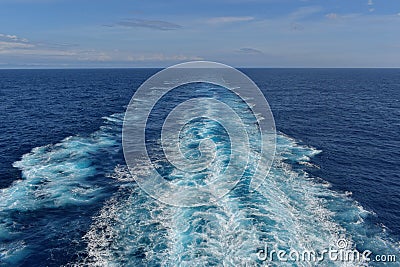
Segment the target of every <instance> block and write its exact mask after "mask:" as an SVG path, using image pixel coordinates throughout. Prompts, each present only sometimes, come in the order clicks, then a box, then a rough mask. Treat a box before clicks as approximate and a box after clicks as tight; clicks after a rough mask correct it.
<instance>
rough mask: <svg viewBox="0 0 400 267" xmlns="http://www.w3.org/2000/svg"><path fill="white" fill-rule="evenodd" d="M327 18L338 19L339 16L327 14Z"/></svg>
mask: <svg viewBox="0 0 400 267" xmlns="http://www.w3.org/2000/svg"><path fill="white" fill-rule="evenodd" d="M325 17H327V18H328V19H337V18H338V15H337V14H336V13H329V14H326V15H325Z"/></svg>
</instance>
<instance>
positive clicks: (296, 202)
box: [71, 88, 399, 266]
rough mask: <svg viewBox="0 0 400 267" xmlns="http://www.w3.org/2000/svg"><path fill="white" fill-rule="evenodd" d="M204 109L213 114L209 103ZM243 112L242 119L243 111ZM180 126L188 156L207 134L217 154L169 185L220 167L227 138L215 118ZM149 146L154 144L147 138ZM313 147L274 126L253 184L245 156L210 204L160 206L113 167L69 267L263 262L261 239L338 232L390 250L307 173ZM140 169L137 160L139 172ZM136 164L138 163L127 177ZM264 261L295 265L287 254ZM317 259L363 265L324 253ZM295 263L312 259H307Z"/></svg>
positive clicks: (304, 241) (266, 242) (319, 241)
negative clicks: (109, 193) (232, 183)
mask: <svg viewBox="0 0 400 267" xmlns="http://www.w3.org/2000/svg"><path fill="white" fill-rule="evenodd" d="M208 89H209V88H208ZM206 90H207V88H206ZM201 92H204V91H201ZM197 93H198V92H197ZM227 99H228V102H229V101H231V102H229V103H230V104H231V106H233V107H234V108H235V109H236V110H238V111H243V110H245V109H244V108H243V106H242V104H243V103H240V102H237V101H235V100H233V101H232V100H229V96H228V97H226V98H225V100H227ZM235 105H236V106H235ZM194 108H196V107H194ZM208 112H210V113H212V108H210V110H209V111H208ZM243 113H245V112H243ZM187 116H190V110H188V114H187ZM243 116H244V119H245V120H250V119H251V116H250V117H246V115H243ZM247 125H252V124H251V123H247ZM250 130H251V129H250ZM183 132H184V133H183V134H182V139H183V140H184V141H182V144H183V145H182V147H183V153H184V154H185V155H186V156H187V158H190V157H196V153H197V151H196V149H191V148H196V145H197V144H198V143H199V140H202V139H205V138H207V139H211V140H213V141H214V142H215V144H216V146H215V150H216V155H217V156H216V160H215V161H214V164H213V165H212V166H211V167H210V168H209V169H208V170H207V171H208V173H207V172H206V173H202V174H207V175H203V176H202V175H200V178H199V175H194V174H192V173H182V172H179V171H176V170H173V171H171V170H168V171H167V172H166V173H167V176H168V179H169V181H170V182H171V183H182V182H185V183H188V184H195V185H198V184H199V185H201V183H203V182H207V179H209V175H210V174H213V173H220V171H221V170H223V169H224V167H225V166H226V160H227V159H228V158H229V148H230V146H227V145H226V143H225V140H226V138H224V134H225V132H223V131H221V130H218V125H217V124H215V123H213V121H201V122H194V123H193V124H191V125H190V127H187V128H185V129H184V131H183ZM254 137H255V139H257V137H258V136H257V135H254ZM254 137H253V138H254ZM166 140H168V139H166ZM256 142H257V140H254V139H253V140H250V144H253V145H252V146H251V152H252V154H251V155H250V157H251V158H252V159H257V157H258V152H259V150H257V146H255V145H254V144H255V143H256ZM154 144H159V142H157V140H155V141H154ZM236 149H239V150H240V147H239V148H236ZM320 152H321V151H319V150H317V149H315V148H312V147H308V146H304V145H301V144H299V143H298V142H296V141H295V140H294V139H292V138H290V137H288V136H286V135H284V134H282V133H280V134H279V135H278V136H277V155H276V158H275V161H274V164H273V166H272V168H271V171H270V173H269V175H268V177H267V179H266V181H265V182H264V183H263V184H262V185H261V186H260V187H259V188H258V189H257V190H256V191H253V192H249V190H248V189H249V183H250V181H249V180H250V178H251V175H252V171H253V170H254V166H252V165H251V164H250V166H249V168H248V169H247V170H246V171H245V174H244V176H243V179H242V180H241V181H240V182H239V184H238V185H237V186H236V187H235V188H234V189H233V190H232V191H231V192H230V193H229V194H227V195H226V196H225V197H224V198H222V199H220V200H219V201H217V202H215V203H213V204H210V205H208V206H202V207H192V208H179V207H172V206H167V205H165V204H162V203H160V202H158V201H156V200H154V199H152V198H151V197H149V196H148V195H146V194H145V193H144V192H143V191H142V190H140V189H139V187H138V186H137V184H136V183H135V179H134V178H135V177H133V176H132V175H131V174H130V173H129V171H128V170H127V168H126V167H124V166H118V167H117V168H116V169H115V172H114V174H113V175H112V178H114V179H116V180H117V181H119V183H120V190H119V191H118V192H117V193H116V194H115V195H114V196H113V197H112V198H111V199H110V200H109V201H108V202H107V203H106V205H105V206H104V207H103V209H102V211H101V212H100V214H99V215H98V216H96V217H94V218H93V219H94V223H93V224H92V226H91V228H90V231H88V232H87V234H86V236H85V240H86V241H87V244H88V245H87V247H86V253H87V257H82V258H81V259H80V260H79V261H77V262H75V263H71V265H73V266H87V265H89V266H124V265H129V266H210V265H211V266H263V265H265V263H263V262H261V261H259V260H258V259H257V254H256V252H257V251H258V250H259V249H263V248H264V247H265V246H267V247H268V248H270V249H284V250H289V249H296V250H298V251H304V250H319V251H320V250H323V249H328V248H330V247H334V246H335V245H336V241H337V240H338V239H339V238H344V239H346V240H347V241H348V243H349V244H348V245H349V248H351V249H357V250H359V251H363V250H365V249H370V250H372V251H373V252H374V253H376V254H396V255H398V253H399V249H398V244H396V243H394V242H393V241H391V240H390V238H388V236H387V235H386V234H385V232H384V231H383V230H382V228H380V227H377V226H374V225H371V224H370V223H369V222H368V220H366V218H368V216H371V213H370V212H368V211H366V210H364V209H363V208H362V207H361V206H360V205H359V204H358V203H356V202H355V201H354V200H352V199H351V198H350V197H349V195H348V194H341V193H339V192H335V191H333V190H331V189H330V185H329V184H328V183H327V182H325V181H323V180H322V179H319V178H316V177H312V176H311V175H310V174H308V173H307V171H306V168H312V167H318V166H315V165H313V164H312V163H311V162H310V161H311V158H312V157H313V156H315V155H317V154H318V153H320ZM254 162H255V161H254V160H253V161H250V163H253V164H254ZM154 163H155V164H156V165H160V166H162V163H163V162H162V160H159V161H157V159H155V160H154ZM148 167H149V166H141V168H143V170H145V169H146V168H148ZM160 169H161V170H162V168H160ZM140 171H141V170H140V168H138V169H137V170H136V173H134V175H139V174H140V173H138V172H140ZM266 171H267V170H265V172H266ZM211 179H212V178H211ZM175 197H179V195H178V194H177V195H176V196H175ZM268 264H271V265H272V266H293V263H292V262H288V263H284V262H272V263H268ZM321 264H322V265H323V266H364V265H368V263H366V262H355V263H351V262H348V263H344V262H328V261H324V262H322V263H321ZM295 265H296V266H312V264H311V263H309V262H296V263H295Z"/></svg>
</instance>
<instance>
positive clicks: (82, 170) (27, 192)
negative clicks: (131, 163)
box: [0, 114, 122, 264]
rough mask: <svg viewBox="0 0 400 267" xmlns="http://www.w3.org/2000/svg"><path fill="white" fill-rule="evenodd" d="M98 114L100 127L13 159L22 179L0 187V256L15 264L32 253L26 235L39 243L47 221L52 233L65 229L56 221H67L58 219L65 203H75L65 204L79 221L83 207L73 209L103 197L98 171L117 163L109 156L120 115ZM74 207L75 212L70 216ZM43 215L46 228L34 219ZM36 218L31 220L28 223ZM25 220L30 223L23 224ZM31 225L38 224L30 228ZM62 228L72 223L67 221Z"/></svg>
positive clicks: (104, 185)
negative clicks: (47, 217)
mask: <svg viewBox="0 0 400 267" xmlns="http://www.w3.org/2000/svg"><path fill="white" fill-rule="evenodd" d="M104 119H105V123H104V126H102V127H101V129H100V130H98V131H96V132H94V133H93V134H91V135H90V136H87V137H84V136H70V137H67V138H65V139H64V140H62V141H61V142H60V143H57V144H54V145H46V146H42V147H36V148H34V149H32V151H31V152H30V153H28V154H25V155H23V156H22V158H21V160H20V161H17V162H15V163H14V167H16V168H18V169H20V170H21V173H22V179H20V180H17V181H15V182H14V183H13V184H12V185H11V186H10V187H8V188H4V189H1V190H0V218H1V221H0V240H1V241H2V242H1V245H0V260H1V261H3V262H6V263H8V264H17V263H18V262H20V261H22V260H24V258H25V257H26V256H28V255H30V253H35V252H34V250H33V251H31V248H30V245H29V243H30V242H29V241H27V239H29V238H26V236H31V237H32V238H33V237H35V236H39V235H41V234H43V236H44V237H36V238H38V239H39V240H32V242H41V240H40V239H43V240H42V241H43V242H45V239H46V237H45V236H46V233H45V232H46V231H50V230H51V229H49V226H50V224H52V227H51V228H54V231H55V232H68V231H69V230H68V229H61V228H62V223H64V224H65V225H67V224H68V222H67V221H64V220H65V219H66V218H68V213H67V214H66V215H61V214H62V213H63V211H64V212H67V211H65V210H66V209H68V208H69V207H78V208H71V209H72V210H71V211H70V212H71V219H70V220H71V221H74V220H79V217H80V216H82V215H83V214H85V211H82V212H80V213H79V209H81V208H82V207H84V206H87V205H92V204H94V203H96V202H100V201H101V200H102V199H105V198H107V197H108V196H109V192H108V188H109V187H110V186H111V183H110V179H106V178H105V177H104V174H105V173H106V172H107V170H112V169H113V166H115V164H116V162H117V161H116V159H115V157H116V155H117V154H118V153H120V150H121V145H120V142H119V140H118V138H119V137H120V129H121V125H122V114H115V115H111V116H109V117H105V118H104ZM98 156H100V158H99V157H98ZM106 157H108V158H106ZM104 159H107V160H106V161H104ZM75 212H77V213H78V214H76V215H74V214H75ZM59 213H60V215H59ZM40 214H42V215H40ZM52 214H53V216H52ZM46 216H49V217H51V218H50V219H49V220H50V222H51V223H48V225H47V228H48V229H46V226H43V225H42V226H41V224H45V222H44V221H41V219H40V218H44V217H46ZM57 216H59V218H58V217H57ZM74 216H75V218H74ZM37 217H38V219H36V221H33V222H29V221H31V220H35V219H34V218H37ZM30 218H31V219H30ZM56 221H58V222H59V224H60V225H59V226H57V223H56ZM27 222H29V225H30V227H26V226H25V225H26V224H27ZM53 224H54V225H53ZM33 225H36V226H35V227H39V228H40V227H43V229H30V228H32V227H33ZM65 225H64V226H65ZM65 227H66V228H68V227H72V228H73V227H78V226H73V225H71V223H69V226H65ZM31 231H32V233H31V234H30V232H31ZM41 231H43V232H41ZM71 231H72V230H71ZM48 235H50V232H49V233H48ZM30 256H32V255H30Z"/></svg>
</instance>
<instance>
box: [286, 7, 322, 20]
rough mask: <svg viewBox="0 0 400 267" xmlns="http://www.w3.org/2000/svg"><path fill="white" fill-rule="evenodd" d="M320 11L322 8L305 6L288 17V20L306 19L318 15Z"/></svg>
mask: <svg viewBox="0 0 400 267" xmlns="http://www.w3.org/2000/svg"><path fill="white" fill-rule="evenodd" d="M321 11H322V8H321V7H319V6H305V7H301V8H299V9H297V10H295V11H294V12H292V13H291V14H290V15H289V18H290V19H292V20H296V19H302V18H306V17H308V16H310V15H313V14H316V13H319V12H321Z"/></svg>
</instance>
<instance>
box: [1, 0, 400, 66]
mask: <svg viewBox="0 0 400 267" xmlns="http://www.w3.org/2000/svg"><path fill="white" fill-rule="evenodd" d="M190 60H211V61H218V62H222V63H226V64H229V65H233V66H236V67H400V1H399V0H193V1H192V0H184V1H179V0H168V1H166V0H113V1H111V0H0V68H73V67H165V66H169V65H171V64H174V63H178V62H183V61H190Z"/></svg>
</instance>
